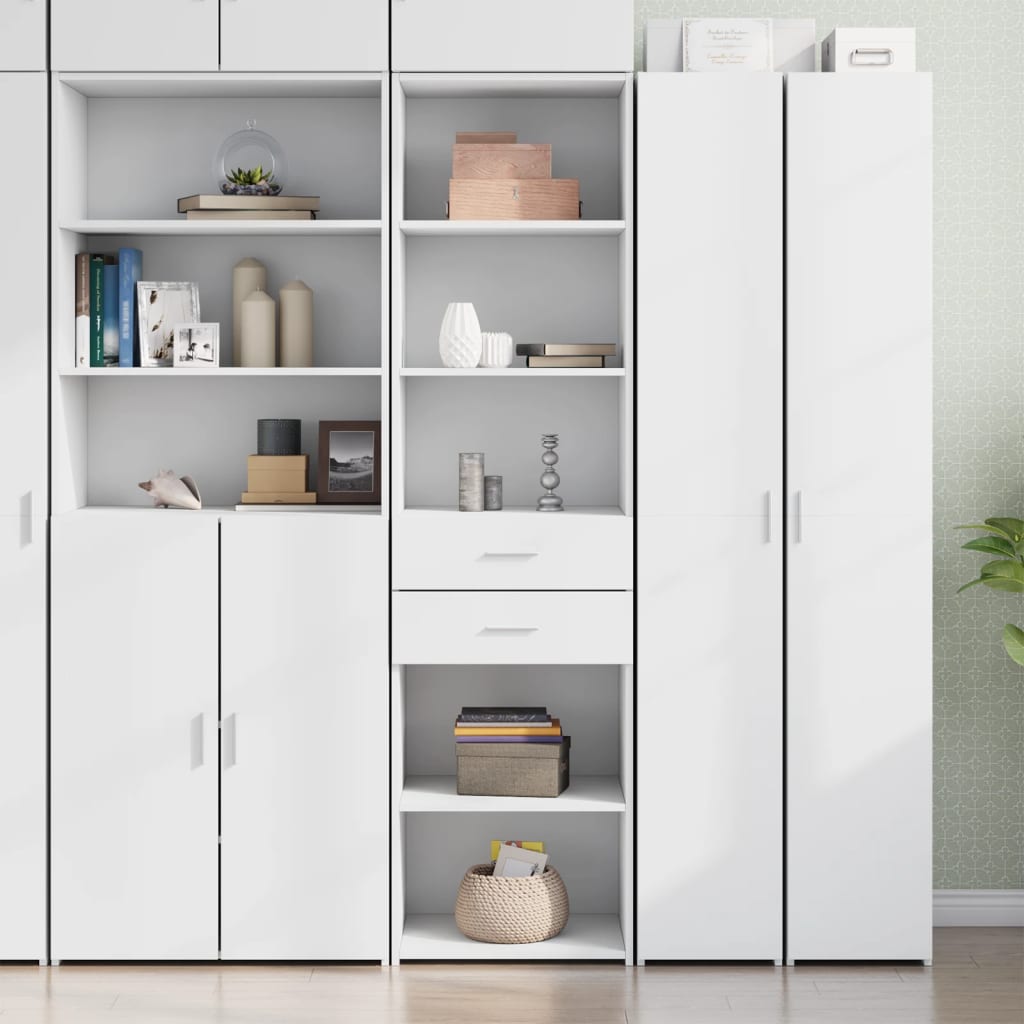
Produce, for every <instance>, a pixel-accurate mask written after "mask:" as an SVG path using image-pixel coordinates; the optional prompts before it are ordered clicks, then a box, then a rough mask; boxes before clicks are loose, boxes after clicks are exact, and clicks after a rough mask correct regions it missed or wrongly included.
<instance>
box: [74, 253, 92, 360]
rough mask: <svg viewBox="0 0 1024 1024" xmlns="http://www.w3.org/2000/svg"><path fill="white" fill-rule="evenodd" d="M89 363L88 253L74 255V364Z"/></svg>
mask: <svg viewBox="0 0 1024 1024" xmlns="http://www.w3.org/2000/svg"><path fill="white" fill-rule="evenodd" d="M88 365H89V254H88V253H87V252H80V253H78V254H77V255H76V256H75V366H76V367H83V366H88Z"/></svg>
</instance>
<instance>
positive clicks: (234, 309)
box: [231, 256, 267, 366]
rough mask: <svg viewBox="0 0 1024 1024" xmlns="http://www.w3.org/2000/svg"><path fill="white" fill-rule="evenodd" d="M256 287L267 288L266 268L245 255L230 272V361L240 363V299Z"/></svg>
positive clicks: (236, 364) (264, 289)
mask: <svg viewBox="0 0 1024 1024" xmlns="http://www.w3.org/2000/svg"><path fill="white" fill-rule="evenodd" d="M257 288H262V289H263V291H266V290H267V268H266V267H265V266H263V264H262V263H260V261H259V260H254V259H253V258H252V257H251V256H246V258H245V259H244V260H239V261H238V263H236V264H235V268H234V270H233V271H232V272H231V362H232V364H233V365H235V366H241V365H242V301H243V300H244V299H245V298H246V296H248V295H251V294H252V293H253V292H254V291H256V289H257Z"/></svg>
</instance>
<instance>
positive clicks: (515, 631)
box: [479, 626, 540, 636]
mask: <svg viewBox="0 0 1024 1024" xmlns="http://www.w3.org/2000/svg"><path fill="white" fill-rule="evenodd" d="M539 630H540V626H484V628H483V629H481V630H480V634H479V635H480V636H528V635H529V634H530V633H536V632H538V631H539Z"/></svg>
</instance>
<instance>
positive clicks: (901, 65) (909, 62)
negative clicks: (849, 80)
mask: <svg viewBox="0 0 1024 1024" xmlns="http://www.w3.org/2000/svg"><path fill="white" fill-rule="evenodd" d="M821 70H822V71H846V72H850V71H853V72H858V73H861V72H869V73H874V74H877V73H878V72H879V71H916V70H917V54H916V32H915V30H914V29H912V28H837V29H833V30H832V31H831V32H830V33H829V34H828V35H827V36H826V37H825V38H824V39H823V40H822V41H821Z"/></svg>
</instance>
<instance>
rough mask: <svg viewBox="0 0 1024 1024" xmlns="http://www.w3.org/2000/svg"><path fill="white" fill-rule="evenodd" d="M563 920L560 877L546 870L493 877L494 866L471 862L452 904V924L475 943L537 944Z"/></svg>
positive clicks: (562, 924)
mask: <svg viewBox="0 0 1024 1024" xmlns="http://www.w3.org/2000/svg"><path fill="white" fill-rule="evenodd" d="M568 920H569V896H568V894H567V893H566V891H565V883H564V882H563V881H562V876H561V875H560V874H559V873H558V872H557V871H556V870H555V869H554V868H553V867H550V866H548V867H546V868H545V869H544V873H543V874H542V875H535V876H533V877H532V878H495V877H494V864H493V863H491V864H474V865H473V867H471V868H470V869H469V870H468V871H467V872H466V874H465V876H464V877H463V879H462V884H461V885H460V886H459V895H458V897H457V898H456V900H455V923H456V924H457V925H458V926H459V931H460V932H462V934H463V935H466V936H468V937H469V938H471V939H476V941H477V942H509V943H511V942H543V941H544V940H545V939H553V938H554V937H555V936H556V935H557V934H558V933H559V932H560V931H561V930H562V929H563V928H564V927H565V922H566V921H568Z"/></svg>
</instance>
